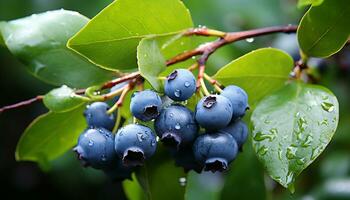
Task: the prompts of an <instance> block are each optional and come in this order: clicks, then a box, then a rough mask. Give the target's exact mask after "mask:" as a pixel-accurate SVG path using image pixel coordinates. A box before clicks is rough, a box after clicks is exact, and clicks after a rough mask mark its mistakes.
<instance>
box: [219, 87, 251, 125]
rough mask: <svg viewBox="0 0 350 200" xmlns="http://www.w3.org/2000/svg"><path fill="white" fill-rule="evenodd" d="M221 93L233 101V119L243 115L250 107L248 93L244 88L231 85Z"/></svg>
mask: <svg viewBox="0 0 350 200" xmlns="http://www.w3.org/2000/svg"><path fill="white" fill-rule="evenodd" d="M221 95H222V96H224V97H226V98H228V99H229V100H230V101H231V104H232V109H233V114H232V120H236V119H238V118H240V117H243V116H244V115H245V112H246V110H247V109H249V105H248V95H247V93H246V92H245V91H244V90H243V89H242V88H240V87H238V86H235V85H229V86H227V87H225V89H223V91H222V92H221Z"/></svg>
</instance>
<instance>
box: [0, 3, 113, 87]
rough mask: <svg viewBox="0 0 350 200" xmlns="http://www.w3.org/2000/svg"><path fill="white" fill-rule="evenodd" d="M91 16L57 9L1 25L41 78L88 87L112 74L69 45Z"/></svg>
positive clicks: (0, 29) (9, 44)
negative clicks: (70, 39)
mask: <svg viewBox="0 0 350 200" xmlns="http://www.w3.org/2000/svg"><path fill="white" fill-rule="evenodd" d="M88 21H89V19H88V18H86V17H84V16H82V15H80V14H79V13H76V12H72V11H66V10H56V11H49V12H45V13H42V14H37V15H32V16H29V17H25V18H22V19H18V20H13V21H9V22H7V23H4V24H3V25H2V26H0V32H1V33H2V36H3V39H4V41H5V42H6V45H7V47H8V48H9V50H10V51H11V53H13V54H14V55H15V56H16V57H18V58H19V59H20V60H21V61H22V62H23V63H24V64H25V65H27V68H28V70H29V71H30V72H31V73H32V74H33V75H34V76H35V77H37V78H39V79H41V80H43V81H45V82H47V83H51V84H53V85H64V84H66V85H68V86H70V87H77V88H84V87H88V86H91V85H94V84H99V83H102V82H104V81H107V80H109V79H111V78H112V75H113V74H112V73H111V72H108V71H105V70H103V69H101V68H99V67H96V66H95V65H93V64H92V63H90V62H89V61H88V60H86V59H85V58H83V57H81V56H80V55H78V54H77V53H75V52H73V51H71V50H69V49H68V48H67V47H66V43H67V40H68V39H69V38H70V37H71V36H72V35H74V34H75V33H76V32H77V31H78V30H80V29H81V28H82V27H83V26H84V25H85V24H86V23H87V22H88Z"/></svg>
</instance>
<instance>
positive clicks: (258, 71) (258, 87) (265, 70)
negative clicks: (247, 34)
mask: <svg viewBox="0 0 350 200" xmlns="http://www.w3.org/2000/svg"><path fill="white" fill-rule="evenodd" d="M293 65H294V63H293V59H292V58H291V57H290V56H289V55H288V54H286V53H284V52H283V51H281V50H278V49H273V48H263V49H258V50H255V51H252V52H250V53H248V54H246V55H244V56H242V57H240V58H238V59H236V60H234V61H232V62H231V63H229V64H227V65H226V66H224V67H223V68H221V69H220V70H219V71H218V72H217V73H216V74H215V75H214V79H216V80H218V81H219V82H220V83H222V84H223V85H225V86H227V85H231V84H234V85H238V86H240V87H242V88H243V89H244V90H246V91H247V93H248V95H249V103H250V105H253V104H254V103H256V102H257V101H258V100H260V99H261V98H263V97H264V96H266V95H268V94H270V93H271V92H273V91H276V90H277V89H279V88H280V87H282V86H283V85H284V83H285V82H286V80H287V79H288V78H289V73H290V72H291V70H292V68H293Z"/></svg>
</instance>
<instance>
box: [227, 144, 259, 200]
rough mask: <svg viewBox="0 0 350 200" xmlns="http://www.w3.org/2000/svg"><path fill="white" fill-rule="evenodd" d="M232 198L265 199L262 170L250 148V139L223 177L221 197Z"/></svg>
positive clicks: (228, 199)
mask: <svg viewBox="0 0 350 200" xmlns="http://www.w3.org/2000/svg"><path fill="white" fill-rule="evenodd" d="M252 191H254V192H252ZM233 198H234V199H259V200H264V199H266V188H265V183H264V170H263V168H262V166H261V164H260V163H259V161H258V159H257V158H256V156H255V154H254V151H253V149H252V148H251V142H250V141H249V142H247V143H246V144H245V146H244V150H243V152H242V153H240V154H239V155H238V157H237V159H236V160H235V161H234V162H233V163H232V164H231V167H230V170H229V171H228V172H227V175H226V178H225V184H224V188H223V190H222V192H221V199H222V200H230V199H233Z"/></svg>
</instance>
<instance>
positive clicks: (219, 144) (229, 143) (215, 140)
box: [193, 133, 238, 172]
mask: <svg viewBox="0 0 350 200" xmlns="http://www.w3.org/2000/svg"><path fill="white" fill-rule="evenodd" d="M193 153H194V157H195V159H196V160H197V162H198V163H199V164H201V165H202V166H204V170H205V171H212V172H216V171H225V170H227V168H228V165H229V163H230V162H232V161H233V160H234V159H235V158H236V156H237V153H238V145H237V143H236V141H235V139H234V138H233V137H232V136H231V135H230V134H226V133H210V134H208V133H207V134H203V135H200V136H199V137H198V138H197V139H196V141H195V142H194V144H193Z"/></svg>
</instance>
